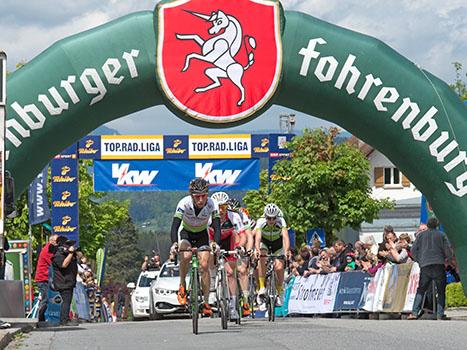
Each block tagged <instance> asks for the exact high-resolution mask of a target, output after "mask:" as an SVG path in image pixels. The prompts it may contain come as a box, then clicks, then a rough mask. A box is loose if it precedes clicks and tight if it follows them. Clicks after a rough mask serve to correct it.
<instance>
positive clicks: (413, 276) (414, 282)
mask: <svg viewBox="0 0 467 350" xmlns="http://www.w3.org/2000/svg"><path fill="white" fill-rule="evenodd" d="M419 280H420V266H419V265H418V263H413V264H412V269H411V270H410V275H409V283H408V285H407V293H406V295H405V303H404V312H412V307H413V303H414V301H415V295H416V294H417V288H418V281H419Z"/></svg>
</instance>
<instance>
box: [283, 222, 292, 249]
mask: <svg viewBox="0 0 467 350" xmlns="http://www.w3.org/2000/svg"><path fill="white" fill-rule="evenodd" d="M282 245H283V247H284V254H287V252H288V251H289V249H290V240H289V231H288V230H287V228H286V227H283V228H282Z"/></svg>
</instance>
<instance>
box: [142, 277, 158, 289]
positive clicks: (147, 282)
mask: <svg viewBox="0 0 467 350" xmlns="http://www.w3.org/2000/svg"><path fill="white" fill-rule="evenodd" d="M155 279H156V277H149V276H144V275H143V276H141V277H140V279H139V284H138V287H150V286H151V282H152V281H154V280H155Z"/></svg>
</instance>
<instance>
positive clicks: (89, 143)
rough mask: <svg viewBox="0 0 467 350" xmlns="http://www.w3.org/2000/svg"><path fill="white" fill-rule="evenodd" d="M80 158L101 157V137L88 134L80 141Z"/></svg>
mask: <svg viewBox="0 0 467 350" xmlns="http://www.w3.org/2000/svg"><path fill="white" fill-rule="evenodd" d="M78 158H80V159H100V158H101V137H100V136H86V137H84V138H82V139H81V140H79V142H78Z"/></svg>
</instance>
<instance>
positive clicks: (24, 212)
mask: <svg viewBox="0 0 467 350" xmlns="http://www.w3.org/2000/svg"><path fill="white" fill-rule="evenodd" d="M90 165H91V163H90V161H80V165H79V225H80V246H81V248H82V250H83V251H84V253H85V254H86V255H87V256H88V257H90V258H94V256H95V255H96V251H97V249H99V248H100V247H103V246H104V244H105V240H106V235H107V234H108V232H109V230H110V229H111V228H112V227H114V226H115V225H118V224H119V223H120V222H121V221H122V220H124V219H127V218H128V217H129V214H128V201H116V200H107V199H106V197H105V193H94V190H93V181H92V176H91V174H90V172H89V169H90ZM49 174H50V172H49ZM49 178H50V176H49ZM51 191H52V190H51V184H50V183H48V184H47V193H48V198H49V199H50V198H51ZM15 204H16V208H17V216H16V217H15V218H13V219H7V220H6V224H5V232H6V233H7V237H8V238H9V239H27V238H28V229H29V210H28V207H27V191H25V192H24V193H22V194H21V195H20V196H19V198H18V200H17V201H16V203H15ZM50 205H51V203H49V206H50ZM31 231H32V236H33V244H34V246H36V245H37V244H44V243H45V241H44V232H43V229H42V226H41V225H34V226H32V227H31Z"/></svg>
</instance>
